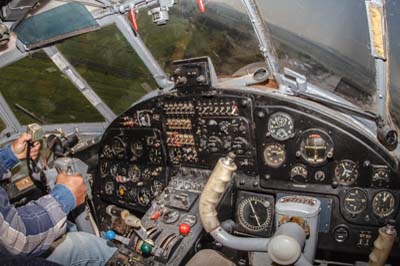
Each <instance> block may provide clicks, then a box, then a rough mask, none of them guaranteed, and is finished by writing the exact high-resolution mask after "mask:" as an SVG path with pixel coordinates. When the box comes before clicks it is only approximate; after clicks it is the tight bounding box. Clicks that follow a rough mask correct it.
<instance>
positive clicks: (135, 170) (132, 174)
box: [128, 164, 140, 182]
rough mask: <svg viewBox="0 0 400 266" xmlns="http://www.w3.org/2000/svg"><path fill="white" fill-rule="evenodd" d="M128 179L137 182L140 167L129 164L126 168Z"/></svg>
mask: <svg viewBox="0 0 400 266" xmlns="http://www.w3.org/2000/svg"><path fill="white" fill-rule="evenodd" d="M128 178H129V181H132V182H138V181H139V180H140V168H139V167H138V166H137V165H136V164H133V165H130V166H129V169H128Z"/></svg>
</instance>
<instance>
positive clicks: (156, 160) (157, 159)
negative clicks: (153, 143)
mask: <svg viewBox="0 0 400 266" xmlns="http://www.w3.org/2000/svg"><path fill="white" fill-rule="evenodd" d="M149 160H150V162H151V163H152V164H156V165H157V164H161V160H162V158H161V151H160V149H157V148H153V149H151V150H150V151H149Z"/></svg>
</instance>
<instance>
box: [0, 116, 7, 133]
mask: <svg viewBox="0 0 400 266" xmlns="http://www.w3.org/2000/svg"><path fill="white" fill-rule="evenodd" d="M5 128H6V125H4V122H3V120H1V119H0V133H1V131H3V130H4V129H5Z"/></svg>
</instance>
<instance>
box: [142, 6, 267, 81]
mask: <svg viewBox="0 0 400 266" xmlns="http://www.w3.org/2000/svg"><path fill="white" fill-rule="evenodd" d="M225 2H229V4H227V3H225ZM225 2H223V1H207V11H206V12H205V13H204V14H201V13H200V11H199V9H198V7H197V2H196V1H193V0H182V1H179V2H178V4H177V5H176V6H175V7H174V8H172V9H171V11H170V20H169V22H168V24H167V25H165V26H161V27H160V26H156V25H155V24H153V22H152V21H151V17H150V16H148V15H147V14H146V13H145V12H141V13H140V14H139V17H138V24H139V34H140V36H141V38H142V39H143V41H144V42H145V44H146V45H147V47H148V48H149V49H150V51H151V52H152V53H153V55H154V56H155V58H156V59H157V61H158V62H159V63H160V65H161V67H163V68H164V69H167V71H168V70H169V69H168V66H170V64H171V62H172V61H174V60H179V59H183V58H190V57H198V56H210V57H211V59H212V61H213V63H214V66H215V68H216V71H217V74H218V75H219V76H224V75H233V74H235V72H236V71H238V70H239V69H240V68H242V67H244V66H246V65H248V64H251V63H255V62H260V61H261V62H263V58H262V57H261V55H260V53H259V48H258V41H257V39H256V36H255V33H254V31H253V28H252V25H251V23H250V20H249V18H248V16H247V14H246V13H245V9H244V7H243V5H242V4H241V1H240V0H231V1H225ZM231 5H233V6H231ZM237 7H238V8H239V10H237V9H236V8H237Z"/></svg>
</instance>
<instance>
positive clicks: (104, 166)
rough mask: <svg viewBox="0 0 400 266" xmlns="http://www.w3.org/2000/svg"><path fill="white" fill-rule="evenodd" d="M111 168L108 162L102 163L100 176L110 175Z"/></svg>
mask: <svg viewBox="0 0 400 266" xmlns="http://www.w3.org/2000/svg"><path fill="white" fill-rule="evenodd" d="M109 168H110V164H109V162H107V161H101V162H100V176H101V177H106V176H107V175H108V170H109Z"/></svg>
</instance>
